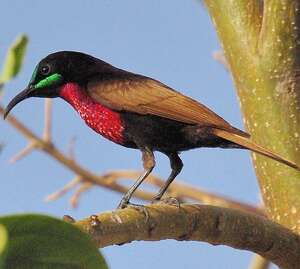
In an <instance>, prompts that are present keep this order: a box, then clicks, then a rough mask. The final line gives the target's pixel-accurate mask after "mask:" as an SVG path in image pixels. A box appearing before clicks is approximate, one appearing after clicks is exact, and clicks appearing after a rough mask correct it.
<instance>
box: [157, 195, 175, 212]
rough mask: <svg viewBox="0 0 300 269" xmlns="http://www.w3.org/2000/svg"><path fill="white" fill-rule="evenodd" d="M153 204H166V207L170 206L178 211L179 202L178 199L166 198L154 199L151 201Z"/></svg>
mask: <svg viewBox="0 0 300 269" xmlns="http://www.w3.org/2000/svg"><path fill="white" fill-rule="evenodd" d="M152 203H153V204H156V203H157V204H166V205H171V206H176V207H177V208H178V209H179V208H180V202H179V200H178V199H176V198H174V197H166V198H163V199H159V200H158V199H155V198H154V200H153V201H152Z"/></svg>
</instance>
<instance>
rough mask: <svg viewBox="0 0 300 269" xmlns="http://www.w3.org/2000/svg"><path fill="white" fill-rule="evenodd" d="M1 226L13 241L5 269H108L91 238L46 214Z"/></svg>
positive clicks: (21, 217) (7, 221)
mask: <svg viewBox="0 0 300 269" xmlns="http://www.w3.org/2000/svg"><path fill="white" fill-rule="evenodd" d="M0 223H1V224H2V225H4V226H5V227H6V229H7V231H8V238H9V240H8V246H7V249H6V255H5V260H4V261H2V263H3V264H4V266H3V267H0V268H1V269H10V268H11V269H13V268H17V269H25V268H26V269H27V268H31V269H52V268H53V269H54V268H55V269H71V268H72V269H94V268H95V269H96V268H97V269H108V267H107V264H106V262H105V260H104V258H103V257H102V255H101V254H100V252H99V251H98V249H97V248H96V247H95V245H94V243H93V242H92V241H91V239H90V237H89V236H88V235H87V234H85V233H83V232H82V231H80V230H79V229H78V228H76V227H75V226H73V225H72V224H69V223H66V222H64V221H61V220H58V219H54V218H52V217H48V216H42V215H15V216H8V217H2V218H0ZM0 259H1V256H0ZM0 264H1V261H0Z"/></svg>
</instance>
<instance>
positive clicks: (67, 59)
mask: <svg viewBox="0 0 300 269" xmlns="http://www.w3.org/2000/svg"><path fill="white" fill-rule="evenodd" d="M110 68H112V66H110V65H109V64H107V63H105V62H103V61H101V60H99V59H96V58H94V57H92V56H90V55H87V54H84V53H81V52H75V51H60V52H55V53H52V54H50V55H48V56H47V57H46V58H44V59H42V60H41V61H40V62H39V63H38V64H37V66H36V68H35V70H34V72H33V74H32V76H31V79H30V82H29V84H28V86H27V87H26V88H25V89H24V90H23V91H22V92H20V93H19V94H18V95H17V96H15V97H14V98H13V99H12V100H11V101H10V103H9V104H8V106H7V107H6V110H5V114H4V118H5V117H6V116H7V115H8V113H9V112H10V111H11V110H12V109H13V107H15V106H16V105H17V104H18V103H20V102H21V101H23V100H25V99H27V98H30V97H44V98H55V97H59V92H60V89H61V88H62V86H63V85H64V84H66V83H69V82H75V83H85V82H86V81H87V80H88V79H89V78H90V77H91V76H93V75H95V73H96V72H98V73H99V72H100V73H101V72H105V70H108V69H110Z"/></svg>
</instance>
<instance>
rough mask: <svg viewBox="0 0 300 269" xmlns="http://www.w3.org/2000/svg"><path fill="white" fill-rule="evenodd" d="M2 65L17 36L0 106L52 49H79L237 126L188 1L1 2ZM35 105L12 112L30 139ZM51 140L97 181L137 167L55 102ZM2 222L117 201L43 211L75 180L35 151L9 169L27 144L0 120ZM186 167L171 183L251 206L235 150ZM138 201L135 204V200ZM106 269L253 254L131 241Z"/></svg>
mask: <svg viewBox="0 0 300 269" xmlns="http://www.w3.org/2000/svg"><path fill="white" fill-rule="evenodd" d="M1 11H2V12H1V17H0V23H1V25H2V27H1V28H0V36H1V41H0V63H3V61H4V57H5V53H6V50H7V48H8V47H9V45H10V44H11V42H12V41H13V40H14V39H15V37H16V36H17V35H18V34H20V33H26V34H28V35H29V38H30V42H29V46H28V51H27V55H26V59H25V65H24V67H23V69H22V71H21V74H20V75H19V76H18V77H17V78H16V79H15V80H13V81H12V82H10V83H9V84H7V85H6V87H5V97H4V99H3V104H5V105H6V104H7V103H8V101H9V100H10V99H11V98H12V97H13V96H14V95H16V94H17V93H18V92H19V91H20V90H22V89H23V88H24V87H25V86H26V85H27V83H28V81H29V79H30V77H31V74H32V72H33V70H34V67H35V65H36V64H37V63H38V61H39V60H40V59H41V58H43V57H45V56H46V55H48V54H49V53H52V52H55V51H59V50H76V51H83V52H86V53H89V54H92V55H93V56H96V57H98V58H101V59H103V60H105V61H108V62H110V63H112V64H113V65H115V66H117V67H120V68H123V69H126V70H130V71H133V72H136V73H141V74H144V75H147V76H150V77H153V78H156V79H158V80H160V81H162V82H164V83H166V84H168V85H169V86H171V87H173V88H175V89H177V90H179V91H181V92H182V93H184V94H187V95H189V96H191V97H193V98H195V99H196V100H199V101H201V102H202V103H204V104H206V105H207V106H208V107H210V108H211V109H213V110H214V111H215V112H217V113H218V114H219V115H221V116H222V117H224V118H225V119H226V120H227V121H229V122H230V123H232V124H233V125H234V126H236V127H239V128H243V124H242V120H241V114H240V109H239V105H238V100H237V97H236V93H235V90H234V86H233V83H232V80H231V77H230V75H229V74H228V73H227V72H226V71H225V70H224V68H223V66H221V65H220V64H219V63H218V62H216V61H215V60H214V59H213V57H212V53H213V52H214V51H217V50H219V47H220V45H219V42H218V39H217V36H216V33H215V31H214V28H213V25H212V23H211V21H210V18H209V16H208V14H207V12H206V10H205V7H204V6H203V5H202V4H201V2H200V1H196V0H188V1H182V0H164V1H161V0H152V1H148V0H127V1H117V0H109V1H108V0H93V1H92V0H89V1H58V0H52V1H51V2H45V1H38V0H37V1H33V0H28V1H17V0H9V1H8V0H2V1H1ZM43 104H44V101H43V100H42V99H29V100H27V101H25V102H23V103H22V104H20V105H18V106H17V107H16V108H15V109H14V111H13V114H14V115H15V116H17V117H18V118H19V119H20V120H21V121H22V122H24V123H25V124H26V125H27V126H29V127H30V128H31V129H32V130H34V131H35V132H36V133H38V134H41V131H42V128H43ZM53 124H54V126H53V138H54V143H55V145H57V146H58V147H59V148H60V149H62V150H64V151H66V150H67V148H68V144H69V141H70V139H71V138H72V137H76V148H75V151H76V158H77V160H78V162H79V163H80V164H81V165H83V166H84V167H87V168H89V169H90V170H92V171H94V172H98V173H104V172H106V171H108V170H113V169H140V168H141V154H140V153H139V152H138V151H136V150H131V149H127V148H122V147H120V146H118V145H115V144H113V143H111V142H109V141H107V140H105V139H104V138H102V137H100V136H99V135H97V134H96V133H94V132H93V131H92V130H90V129H89V128H87V127H86V126H85V125H84V124H83V122H82V120H81V119H80V118H79V117H78V116H77V114H76V113H75V112H74V111H73V109H72V108H71V107H70V106H69V105H68V104H66V103H64V102H63V101H62V100H59V99H55V101H54V113H53ZM0 130H1V132H0V143H4V144H5V147H4V149H3V151H2V152H1V153H0V169H1V170H0V180H1V181H0V184H1V185H0V197H1V198H0V199H1V206H0V215H4V214H13V213H21V212H36V213H38V212H39V213H44V214H49V215H53V216H57V217H59V218H60V217H61V216H62V215H64V214H69V215H71V216H73V217H74V218H76V219H80V218H84V217H86V216H89V215H91V214H94V213H97V212H101V211H105V210H111V209H113V208H115V207H116V206H117V204H118V203H119V200H120V199H121V195H120V194H118V193H114V192H111V191H108V190H105V189H101V188H94V189H92V190H91V191H89V192H88V193H87V194H85V195H84V196H83V198H82V199H81V202H80V207H79V208H78V209H75V210H74V209H71V208H70V206H69V204H68V199H69V198H70V195H71V194H68V195H66V196H64V197H63V198H61V199H59V200H58V201H55V202H51V203H45V202H44V201H43V200H44V198H45V196H47V195H48V194H50V193H52V192H54V191H55V190H57V189H59V188H61V187H62V186H63V185H64V184H65V183H67V182H68V181H69V180H70V179H71V178H72V177H73V174H72V172H70V171H69V170H67V169H65V168H64V167H62V166H61V165H59V164H58V163H56V162H55V161H53V160H52V159H50V158H49V157H48V156H46V155H45V154H43V153H40V152H34V153H33V154H31V155H30V156H29V157H27V158H26V159H24V160H22V161H20V162H18V163H16V164H14V165H10V164H9V163H8V160H9V158H10V157H11V156H13V155H14V154H15V153H16V152H18V151H19V150H20V149H22V148H23V147H24V146H25V145H26V144H27V141H26V140H25V139H24V137H22V136H21V135H20V134H19V133H18V132H16V131H15V130H14V129H13V128H12V127H10V126H9V125H8V124H7V123H6V122H4V121H3V120H0ZM156 156H157V166H156V168H155V171H154V173H155V174H156V175H159V176H161V177H163V178H166V177H167V176H168V173H169V172H170V168H169V163H168V160H167V158H166V157H164V156H162V155H161V154H156ZM181 156H182V160H183V162H184V164H185V166H184V169H183V171H182V173H181V174H180V175H179V176H178V179H179V180H183V181H185V182H187V183H189V184H193V185H195V186H197V187H201V188H203V189H205V190H208V191H212V192H216V193H220V194H223V195H227V196H229V197H232V198H234V199H238V200H241V201H244V202H249V203H253V204H256V203H259V201H260V197H259V192H258V186H257V183H256V179H255V174H254V170H253V168H252V165H251V160H250V155H249V153H248V152H247V151H241V150H221V149H220V150H219V149H198V150H193V151H189V152H184V153H182V155H181ZM136 202H138V201H136ZM102 252H103V254H104V255H105V257H106V259H107V262H108V263H109V265H110V268H114V269H116V268H128V269H137V268H173V269H177V268H183V267H185V268H218V269H225V268H233V269H234V268H247V266H248V264H249V261H250V258H251V256H252V254H251V253H249V252H246V251H238V250H234V249H231V248H228V247H222V246H218V247H215V246H210V245H208V244H206V243H195V242H177V241H172V240H167V241H161V242H151V243H150V242H134V243H131V244H127V245H123V246H112V247H107V248H105V249H103V250H102Z"/></svg>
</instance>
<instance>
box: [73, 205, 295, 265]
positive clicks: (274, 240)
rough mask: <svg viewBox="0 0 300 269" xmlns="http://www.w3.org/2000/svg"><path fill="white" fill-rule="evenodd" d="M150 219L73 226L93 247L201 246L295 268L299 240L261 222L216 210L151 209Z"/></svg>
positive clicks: (113, 216) (127, 217) (139, 216)
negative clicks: (239, 251)
mask: <svg viewBox="0 0 300 269" xmlns="http://www.w3.org/2000/svg"><path fill="white" fill-rule="evenodd" d="M145 208H146V210H147V212H148V214H149V217H148V219H147V218H146V217H145V215H144V214H143V213H142V212H140V211H138V210H136V209H133V208H130V207H129V208H126V209H122V210H116V211H114V212H106V213H102V214H99V215H97V216H96V215H93V216H91V217H90V218H88V219H84V220H81V221H78V222H75V225H76V226H78V227H79V228H80V229H82V230H84V231H86V232H87V233H89V234H90V235H91V236H92V238H93V239H94V240H95V242H96V245H97V246H98V247H105V246H110V245H114V244H124V243H129V242H131V241H135V240H138V241H139V240H145V241H158V240H164V239H175V240H179V241H204V242H207V243H210V244H213V245H220V244H222V245H227V246H230V247H233V248H238V249H243V250H250V251H253V252H255V253H257V254H259V255H261V256H263V257H264V258H266V259H268V260H270V261H272V262H273V263H275V264H277V265H278V266H280V267H281V268H287V269H296V268H300V267H299V265H300V263H299V261H300V237H299V236H298V235H296V234H294V233H292V232H291V231H290V230H288V229H286V228H284V227H283V226H280V225H278V224H276V223H274V222H271V221H270V220H267V219H266V218H264V217H260V216H257V215H255V214H250V213H245V212H242V211H238V210H233V209H225V208H221V207H214V206H207V205H196V204H182V205H181V206H180V208H178V207H176V206H170V205H162V204H154V205H149V206H146V207H145Z"/></svg>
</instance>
